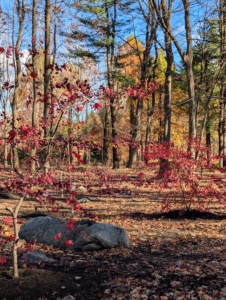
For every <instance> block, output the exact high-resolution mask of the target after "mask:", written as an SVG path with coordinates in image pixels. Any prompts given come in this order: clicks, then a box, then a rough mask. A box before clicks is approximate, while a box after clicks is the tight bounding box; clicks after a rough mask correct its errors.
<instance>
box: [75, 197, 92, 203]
mask: <svg viewBox="0 0 226 300" xmlns="http://www.w3.org/2000/svg"><path fill="white" fill-rule="evenodd" d="M77 201H78V202H79V203H81V204H83V203H89V202H91V201H90V199H89V198H87V197H82V198H80V199H78V200H77Z"/></svg>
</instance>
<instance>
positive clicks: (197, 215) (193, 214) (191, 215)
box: [127, 209, 226, 220]
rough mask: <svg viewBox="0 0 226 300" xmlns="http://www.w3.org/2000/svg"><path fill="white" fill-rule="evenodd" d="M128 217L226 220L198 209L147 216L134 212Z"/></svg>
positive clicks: (224, 216) (177, 210)
mask: <svg viewBox="0 0 226 300" xmlns="http://www.w3.org/2000/svg"><path fill="white" fill-rule="evenodd" d="M127 216H128V217H131V218H133V219H137V220H143V219H147V220H153V219H170V220H180V219H188V220H196V219H206V220H225V219H226V214H215V213H212V212H208V211H199V210H196V209H192V210H186V211H185V210H179V209H175V210H170V211H168V212H162V213H153V214H146V213H143V212H134V213H131V214H127Z"/></svg>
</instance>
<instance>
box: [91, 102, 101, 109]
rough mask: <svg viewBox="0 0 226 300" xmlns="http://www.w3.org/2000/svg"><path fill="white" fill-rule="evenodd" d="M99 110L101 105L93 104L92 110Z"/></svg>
mask: <svg viewBox="0 0 226 300" xmlns="http://www.w3.org/2000/svg"><path fill="white" fill-rule="evenodd" d="M100 108H101V104H100V103H99V102H97V103H94V104H93V109H95V110H99V109H100Z"/></svg>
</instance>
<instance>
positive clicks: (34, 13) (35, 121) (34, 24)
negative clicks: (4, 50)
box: [31, 0, 39, 173]
mask: <svg viewBox="0 0 226 300" xmlns="http://www.w3.org/2000/svg"><path fill="white" fill-rule="evenodd" d="M36 18H37V0H33V7H32V50H33V52H34V53H33V55H32V65H33V73H34V74H35V76H37V69H38V66H37V56H36V54H35V53H36V50H37V49H36V47H37V46H36V38H37V20H36ZM36 84H37V83H36V77H35V78H34V79H33V107H32V127H33V129H38V126H39V120H38V107H39V105H38V102H37V89H36ZM36 151H37V148H36V145H35V144H34V145H33V147H32V150H31V157H32V158H33V159H32V162H31V172H32V173H34V172H35V170H36V162H35V155H36Z"/></svg>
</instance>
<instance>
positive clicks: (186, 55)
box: [152, 0, 198, 157]
mask: <svg viewBox="0 0 226 300" xmlns="http://www.w3.org/2000/svg"><path fill="white" fill-rule="evenodd" d="M152 3H153V6H154V8H155V11H156V13H157V16H158V23H159V24H160V26H161V27H162V29H163V31H164V33H165V34H168V35H169V36H170V38H171V40H172V42H173V43H174V45H175V47H176V48H177V51H178V53H179V55H180V57H181V59H182V61H183V64H184V67H185V71H186V76H187V84H188V97H189V126H188V127H189V130H188V132H189V140H190V141H191V142H190V143H189V146H188V150H189V151H191V154H192V157H195V149H194V147H193V143H192V141H193V140H194V139H195V138H196V137H197V123H198V122H197V120H198V103H197V99H196V97H195V83H194V74H193V47H192V34H191V22H190V0H182V3H183V6H184V20H185V32H186V52H184V51H183V50H182V48H181V47H180V45H179V43H178V40H177V39H176V37H175V36H174V35H173V33H172V30H171V28H170V27H167V25H166V24H165V22H164V19H163V16H162V15H161V10H160V8H159V6H158V5H157V4H156V1H155V0H152Z"/></svg>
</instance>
